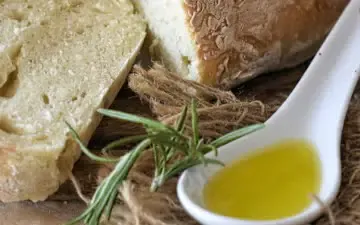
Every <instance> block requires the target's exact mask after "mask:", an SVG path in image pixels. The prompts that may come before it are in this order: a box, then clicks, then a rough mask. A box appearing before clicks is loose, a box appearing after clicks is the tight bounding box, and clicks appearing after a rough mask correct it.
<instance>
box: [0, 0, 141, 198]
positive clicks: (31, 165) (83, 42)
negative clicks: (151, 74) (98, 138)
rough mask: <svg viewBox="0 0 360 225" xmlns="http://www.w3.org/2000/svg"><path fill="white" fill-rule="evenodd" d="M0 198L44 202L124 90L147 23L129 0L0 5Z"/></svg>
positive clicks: (31, 0) (8, 0)
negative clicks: (73, 136)
mask: <svg viewBox="0 0 360 225" xmlns="http://www.w3.org/2000/svg"><path fill="white" fill-rule="evenodd" d="M0 2H1V3H0V65H1V70H0V161H1V163H0V200H1V201H3V202H9V201H19V200H32V201H39V200H45V199H46V198H47V197H48V196H49V195H51V194H52V193H54V192H55V191H56V190H57V189H58V187H59V185H60V184H61V183H63V182H64V181H65V180H66V179H67V178H68V175H69V172H71V170H72V167H73V165H74V163H75V161H76V160H77V159H78V157H79V155H80V150H79V149H78V146H77V145H76V144H75V143H74V141H73V140H72V139H71V137H70V135H69V131H68V129H67V127H66V125H65V123H64V121H65V120H66V121H68V122H69V123H70V124H71V125H72V126H73V127H74V128H75V129H76V130H77V131H78V132H79V134H80V136H81V138H82V140H83V141H84V142H85V143H87V142H88V141H89V139H90V137H91V135H92V133H93V131H94V130H95V128H96V127H97V125H98V124H99V122H100V120H101V117H100V115H99V114H98V113H97V112H96V110H97V109H98V108H100V107H108V106H109V105H110V104H111V102H112V101H113V100H114V98H115V96H116V94H117V93H118V91H119V89H120V88H121V87H122V85H123V83H124V81H125V79H126V76H127V74H128V72H129V70H130V68H131V66H132V64H133V63H134V61H135V58H136V56H137V54H138V53H139V50H140V48H141V46H142V43H143V40H144V38H145V35H146V32H145V29H146V25H145V23H144V21H143V20H142V18H141V17H140V16H138V15H136V14H134V9H133V6H132V4H131V3H130V2H129V1H127V0H16V1H15V0H3V1H0Z"/></svg>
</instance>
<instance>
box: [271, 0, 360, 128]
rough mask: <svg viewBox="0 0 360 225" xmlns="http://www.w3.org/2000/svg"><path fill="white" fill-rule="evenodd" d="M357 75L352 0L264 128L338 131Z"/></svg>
mask: <svg viewBox="0 0 360 225" xmlns="http://www.w3.org/2000/svg"><path fill="white" fill-rule="evenodd" d="M359 75H360V0H352V1H350V2H349V3H348V6H347V7H346V8H345V10H344V12H343V13H342V15H341V16H340V18H339V20H338V22H337V23H336V24H335V26H334V27H333V29H332V31H331V32H330V34H329V35H328V37H327V39H326V40H325V41H324V43H323V45H322V46H321V47H320V49H319V51H318V53H317V54H316V56H315V57H314V59H313V60H312V62H311V64H310V66H309V67H308V69H307V71H306V72H305V73H304V75H303V77H302V79H301V80H300V81H299V83H298V84H297V85H296V87H295V89H294V90H293V92H292V93H291V94H290V96H289V97H288V99H287V100H286V101H285V103H284V104H283V105H282V106H281V107H280V109H279V110H278V111H277V112H276V113H275V114H274V115H273V116H272V117H271V118H270V119H269V120H268V121H267V124H271V123H282V124H286V126H293V125H294V126H299V125H300V126H304V125H305V126H306V125H309V123H324V122H325V123H326V124H327V126H326V127H328V126H334V127H331V129H336V130H338V128H340V130H341V129H342V126H343V122H344V118H345V115H346V112H347V109H348V104H349V101H350V99H351V95H352V93H353V91H354V88H355V86H356V83H357V81H358V78H359ZM277 120H279V121H277ZM329 123H330V124H329ZM312 125H314V124H312Z"/></svg>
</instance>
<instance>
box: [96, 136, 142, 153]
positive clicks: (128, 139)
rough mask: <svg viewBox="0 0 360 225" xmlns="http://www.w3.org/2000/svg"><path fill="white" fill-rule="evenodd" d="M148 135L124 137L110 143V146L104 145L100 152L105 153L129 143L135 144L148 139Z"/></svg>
mask: <svg viewBox="0 0 360 225" xmlns="http://www.w3.org/2000/svg"><path fill="white" fill-rule="evenodd" d="M148 137H149V135H135V136H130V137H125V138H122V139H119V140H116V141H113V142H111V143H110V144H108V145H106V146H105V147H104V148H103V149H102V150H101V152H103V153H105V152H107V151H109V150H111V149H114V148H117V147H120V146H123V145H126V144H131V143H136V142H138V141H142V140H144V139H146V138H148Z"/></svg>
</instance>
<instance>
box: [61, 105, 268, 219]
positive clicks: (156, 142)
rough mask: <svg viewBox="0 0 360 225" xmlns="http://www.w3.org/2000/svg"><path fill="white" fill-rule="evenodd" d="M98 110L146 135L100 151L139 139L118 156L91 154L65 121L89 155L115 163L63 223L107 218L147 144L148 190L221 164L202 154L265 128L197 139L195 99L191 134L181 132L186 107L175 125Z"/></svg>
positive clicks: (132, 137)
mask: <svg viewBox="0 0 360 225" xmlns="http://www.w3.org/2000/svg"><path fill="white" fill-rule="evenodd" d="M98 112H99V113H101V114H103V115H105V116H109V117H112V118H116V119H121V120H126V121H129V122H134V123H138V124H142V125H143V126H144V128H145V130H146V131H147V134H146V135H136V136H131V137H126V138H123V139H120V140H117V141H114V142H112V143H110V144H108V145H107V146H105V147H104V148H103V149H102V151H103V152H106V151H108V150H111V149H113V148H115V147H120V146H123V145H125V144H129V143H134V142H139V141H140V143H139V144H137V145H136V146H135V147H134V148H133V149H132V150H131V151H130V152H128V153H127V154H125V155H124V156H122V157H120V158H117V159H114V158H104V157H100V156H97V155H95V154H93V153H92V152H91V151H90V150H89V149H88V148H87V147H86V146H85V145H84V144H83V143H82V142H81V140H80V137H79V135H78V134H77V133H76V131H75V130H74V129H73V128H72V127H71V125H70V124H68V123H66V124H67V126H68V127H69V129H70V133H71V134H72V136H73V138H74V139H75V140H76V142H77V143H78V144H79V146H80V148H81V150H82V151H83V152H84V153H85V154H86V155H87V156H88V157H90V158H91V159H93V160H96V161H99V162H102V163H116V166H115V168H114V170H113V171H112V172H111V173H110V174H109V176H108V177H106V178H105V179H104V180H103V181H102V182H101V184H100V185H99V187H98V188H97V190H96V192H95V194H94V195H93V197H92V200H91V202H90V203H89V205H88V208H87V209H86V210H85V211H84V212H83V213H82V214H81V215H80V216H79V217H77V218H75V219H73V220H72V221H70V222H69V223H67V224H66V225H72V224H78V223H80V222H84V223H85V224H86V225H98V224H99V223H100V220H101V218H102V216H104V218H105V219H109V218H110V216H111V211H112V208H113V206H114V204H115V201H116V197H117V195H118V188H119V186H120V185H121V184H122V183H123V182H124V181H125V180H126V179H127V176H128V174H129V172H130V170H131V168H132V167H133V165H134V163H135V162H136V160H137V159H138V157H139V156H140V155H141V154H142V153H143V152H144V151H145V150H146V149H148V148H149V147H151V149H152V151H153V155H154V164H155V171H154V177H153V181H152V184H151V187H150V189H151V191H156V190H157V189H158V188H159V187H160V186H161V185H163V184H164V183H165V182H166V181H167V180H169V179H170V178H173V177H175V176H177V175H179V174H180V173H181V172H183V171H184V170H186V169H188V168H190V167H193V166H196V165H200V164H205V165H206V164H220V165H222V163H221V162H220V161H218V160H215V159H211V158H207V157H206V156H205V154H207V153H209V152H211V151H214V152H215V155H216V154H217V149H218V148H219V147H221V146H223V145H225V144H227V143H229V142H231V141H233V140H235V139H238V138H240V137H242V136H245V135H247V134H249V133H252V132H254V131H256V130H258V129H261V128H263V127H264V125H263V124H256V125H251V126H248V127H245V128H242V129H239V130H236V131H233V132H231V133H229V134H227V135H224V136H222V137H220V138H218V139H216V140H214V141H212V142H211V143H209V144H206V143H204V140H203V139H201V138H200V134H199V126H198V125H199V124H198V123H199V122H198V120H199V118H198V115H197V110H196V102H195V100H192V101H191V112H190V113H191V124H192V136H190V137H189V136H187V135H185V134H184V130H185V121H186V118H187V115H188V107H187V106H185V107H184V109H183V110H182V113H181V115H180V117H179V118H178V120H177V121H176V124H175V126H174V127H170V126H167V125H165V124H162V123H160V122H157V121H155V120H151V119H148V118H145V117H141V116H136V115H131V114H128V113H124V112H119V111H114V110H107V109H100V110H98ZM178 154H181V155H182V157H181V158H179V157H178ZM173 161H174V162H173Z"/></svg>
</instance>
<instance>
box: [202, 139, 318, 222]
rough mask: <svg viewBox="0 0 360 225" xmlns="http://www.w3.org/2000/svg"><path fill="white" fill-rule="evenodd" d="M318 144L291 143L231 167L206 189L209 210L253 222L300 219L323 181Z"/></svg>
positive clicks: (245, 158) (218, 175)
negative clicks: (300, 214)
mask: <svg viewBox="0 0 360 225" xmlns="http://www.w3.org/2000/svg"><path fill="white" fill-rule="evenodd" d="M320 172H321V171H320V161H319V159H318V156H317V154H316V152H315V149H314V146H312V144H310V143H309V142H307V141H304V140H286V141H282V142H279V143H276V144H274V145H270V146H268V147H266V148H264V149H258V151H255V153H253V154H249V155H247V157H244V158H242V159H241V160H238V161H236V162H235V163H232V164H229V165H227V166H226V167H225V168H223V169H221V170H220V171H219V172H217V173H216V174H215V175H214V176H213V177H212V178H211V179H210V180H209V182H208V183H207V184H206V186H205V188H204V192H203V194H204V201H205V206H206V207H207V208H208V209H209V210H211V211H213V212H215V213H218V214H221V215H224V216H229V217H236V218H241V219H249V220H273V219H281V218H285V217H289V216H292V215H295V214H297V213H299V212H301V211H303V210H304V209H305V208H307V207H308V206H309V205H310V204H311V202H312V198H311V195H312V194H317V193H318V191H319V188H320V183H321V173H320Z"/></svg>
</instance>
